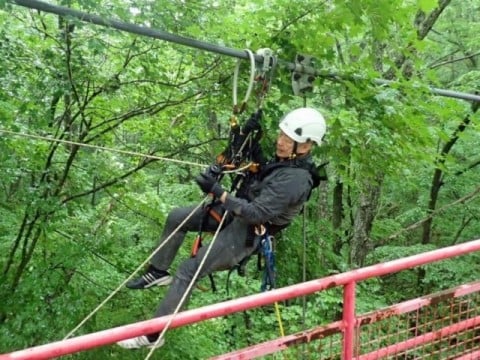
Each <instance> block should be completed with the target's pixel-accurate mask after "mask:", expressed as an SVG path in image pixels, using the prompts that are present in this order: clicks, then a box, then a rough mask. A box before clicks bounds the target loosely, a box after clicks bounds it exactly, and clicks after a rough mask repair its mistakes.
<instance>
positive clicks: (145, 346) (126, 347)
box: [117, 338, 165, 350]
mask: <svg viewBox="0 0 480 360" xmlns="http://www.w3.org/2000/svg"><path fill="white" fill-rule="evenodd" d="M163 344H165V339H163V338H162V339H161V340H160V342H159V343H158V344H155V343H153V344H150V345H132V346H128V345H127V346H126V345H123V344H122V342H121V341H119V342H117V345H118V346H120V347H121V348H123V349H127V350H138V349H141V348H147V349H158V348H160V347H162V346H163Z"/></svg>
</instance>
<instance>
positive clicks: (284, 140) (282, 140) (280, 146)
mask: <svg viewBox="0 0 480 360" xmlns="http://www.w3.org/2000/svg"><path fill="white" fill-rule="evenodd" d="M294 144H295V141H294V140H293V139H292V138H290V137H288V135H287V134H285V133H284V132H283V131H281V130H280V133H279V134H278V137H277V156H278V157H279V158H288V157H289V156H290V155H291V154H292V152H293V145H294Z"/></svg>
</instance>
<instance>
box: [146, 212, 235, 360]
mask: <svg viewBox="0 0 480 360" xmlns="http://www.w3.org/2000/svg"><path fill="white" fill-rule="evenodd" d="M227 215H228V211H225V213H224V214H223V217H222V220H221V221H220V223H219V224H218V227H217V230H216V231H215V234H214V235H213V238H212V240H211V241H210V244H209V245H208V247H207V251H206V252H205V255H204V256H203V259H202V261H201V262H200V264H199V265H198V268H197V271H196V272H195V274H194V275H193V278H192V280H191V281H190V284H189V285H188V287H187V289H186V290H185V293H184V294H183V296H182V298H181V299H180V301H179V302H178V305H177V307H176V308H175V311H174V312H173V313H172V314H171V316H170V318H169V319H168V322H167V323H166V324H165V327H164V328H163V330H162V332H161V333H160V335H159V336H158V339H157V341H155V345H154V346H153V347H152V349H151V350H150V352H149V353H148V355H147V357H146V358H145V360H148V359H150V357H151V356H152V354H153V352H154V351H155V349H156V346H157V345H158V344H159V343H160V341H162V339H163V337H164V336H165V333H166V332H167V330H168V328H169V327H170V325H171V324H172V321H173V320H174V318H175V316H176V315H177V314H178V312H179V311H180V309H181V308H182V306H183V303H184V302H185V300H186V298H187V296H188V294H189V293H190V291H191V290H192V287H193V285H194V284H195V282H196V281H197V278H198V276H199V275H200V272H201V271H202V268H203V265H204V264H205V261H206V260H207V258H208V255H209V254H210V251H211V249H212V247H213V244H214V243H215V240H216V239H217V237H218V234H219V233H220V230H221V229H222V226H223V223H224V222H225V219H226V217H227Z"/></svg>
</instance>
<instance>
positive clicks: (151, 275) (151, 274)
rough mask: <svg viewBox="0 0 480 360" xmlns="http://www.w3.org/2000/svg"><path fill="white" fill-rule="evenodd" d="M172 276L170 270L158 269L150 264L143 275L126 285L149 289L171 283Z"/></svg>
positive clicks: (133, 287) (131, 287) (130, 287)
mask: <svg viewBox="0 0 480 360" xmlns="http://www.w3.org/2000/svg"><path fill="white" fill-rule="evenodd" d="M171 282H172V277H171V276H170V274H169V273H168V271H164V270H157V269H155V268H154V267H153V266H152V265H150V266H149V267H148V269H147V271H146V272H145V274H143V275H142V276H140V277H139V278H136V279H132V280H130V281H129V282H127V284H126V285H125V286H126V287H127V288H129V289H148V288H149V287H152V286H155V285H157V286H166V285H170V283H171Z"/></svg>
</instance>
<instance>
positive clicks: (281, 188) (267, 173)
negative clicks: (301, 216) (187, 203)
mask: <svg viewBox="0 0 480 360" xmlns="http://www.w3.org/2000/svg"><path fill="white" fill-rule="evenodd" d="M318 181H319V179H318V176H317V173H316V168H315V165H314V164H313V161H312V158H311V156H310V155H309V154H308V155H306V156H304V157H302V158H297V159H295V160H287V161H278V160H274V161H272V162H270V163H267V164H266V165H264V166H263V167H262V169H261V171H260V172H259V173H258V174H257V175H256V176H255V177H254V178H253V181H252V182H251V183H249V184H248V194H247V196H242V197H236V196H233V195H231V194H228V196H227V199H226V201H225V204H224V207H225V208H226V209H227V210H229V211H231V212H233V213H234V214H235V215H237V216H241V217H243V218H244V219H245V221H246V222H248V223H250V224H265V223H270V224H273V225H280V226H283V225H287V224H289V223H290V222H291V220H292V219H293V218H294V217H295V216H296V215H297V214H298V213H299V212H300V211H301V209H302V207H303V204H304V203H305V202H306V201H307V200H308V198H309V196H310V192H311V190H312V188H313V187H315V186H317V185H318Z"/></svg>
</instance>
